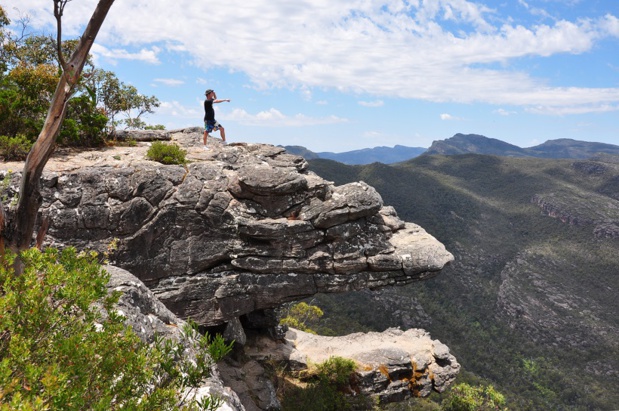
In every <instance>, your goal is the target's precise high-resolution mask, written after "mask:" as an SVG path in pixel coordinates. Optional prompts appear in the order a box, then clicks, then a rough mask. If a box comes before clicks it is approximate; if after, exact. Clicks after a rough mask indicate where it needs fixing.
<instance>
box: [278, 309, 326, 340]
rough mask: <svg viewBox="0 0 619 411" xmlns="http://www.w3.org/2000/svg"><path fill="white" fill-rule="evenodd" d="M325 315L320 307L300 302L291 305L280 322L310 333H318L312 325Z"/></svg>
mask: <svg viewBox="0 0 619 411" xmlns="http://www.w3.org/2000/svg"><path fill="white" fill-rule="evenodd" d="M323 315H324V313H323V312H322V310H321V309H320V307H318V306H315V305H309V304H308V303H306V302H300V303H297V304H293V305H291V306H289V307H288V308H287V309H286V310H285V311H284V317H283V318H282V319H281V320H280V321H279V323H280V324H281V325H287V326H288V327H292V328H296V329H297V330H301V331H305V332H307V333H310V334H316V331H314V329H313V328H312V327H314V326H315V325H317V324H318V320H320V317H322V316H323Z"/></svg>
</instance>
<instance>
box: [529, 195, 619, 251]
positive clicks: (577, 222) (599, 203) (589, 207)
mask: <svg viewBox="0 0 619 411" xmlns="http://www.w3.org/2000/svg"><path fill="white" fill-rule="evenodd" d="M579 197H580V198H579ZM531 202H532V203H534V204H536V205H537V206H538V207H539V208H540V209H541V211H542V214H544V215H547V216H549V217H551V218H555V219H557V220H559V221H561V222H562V223H564V224H569V225H573V226H579V227H592V228H593V235H594V237H595V238H598V239H604V238H609V239H612V238H619V225H618V224H617V219H618V218H619V211H618V209H617V206H616V204H615V203H616V200H615V199H614V198H612V197H611V198H609V197H607V196H605V195H592V194H589V195H587V196H586V197H584V196H582V197H581V196H578V195H574V194H573V193H566V192H561V191H558V192H553V193H548V194H545V195H540V194H536V195H534V196H533V197H532V198H531Z"/></svg>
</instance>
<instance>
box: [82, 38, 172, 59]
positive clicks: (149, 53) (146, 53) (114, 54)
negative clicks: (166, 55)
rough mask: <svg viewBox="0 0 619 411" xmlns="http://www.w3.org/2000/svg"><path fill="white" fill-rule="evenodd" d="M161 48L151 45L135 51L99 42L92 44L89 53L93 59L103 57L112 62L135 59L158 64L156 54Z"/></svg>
mask: <svg viewBox="0 0 619 411" xmlns="http://www.w3.org/2000/svg"><path fill="white" fill-rule="evenodd" d="M160 51H161V49H160V48H159V47H156V46H153V47H151V48H150V49H146V48H142V49H140V50H138V51H137V52H130V51H128V50H127V49H122V48H107V47H105V46H102V45H101V44H99V43H95V44H93V45H92V49H91V53H92V55H93V57H94V58H95V60H99V59H101V58H105V59H107V60H109V61H110V62H112V63H114V62H116V61H117V60H137V61H143V62H145V63H149V64H159V63H160V61H159V58H158V57H157V55H158V54H159V52H160Z"/></svg>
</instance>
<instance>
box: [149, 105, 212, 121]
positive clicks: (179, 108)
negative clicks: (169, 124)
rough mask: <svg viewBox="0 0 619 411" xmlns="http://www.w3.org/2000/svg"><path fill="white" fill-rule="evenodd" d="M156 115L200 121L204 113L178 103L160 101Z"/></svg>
mask: <svg viewBox="0 0 619 411" xmlns="http://www.w3.org/2000/svg"><path fill="white" fill-rule="evenodd" d="M157 114H158V115H162V116H173V117H179V118H190V119H196V118H198V119H202V117H203V116H204V113H203V112H202V110H199V109H197V108H195V107H187V106H184V105H182V104H181V103H179V102H178V101H162V102H161V103H160V105H159V108H158V109H157Z"/></svg>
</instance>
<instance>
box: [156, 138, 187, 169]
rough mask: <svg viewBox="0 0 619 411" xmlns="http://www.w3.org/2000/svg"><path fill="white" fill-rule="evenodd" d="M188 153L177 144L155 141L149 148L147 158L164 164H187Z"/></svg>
mask: <svg viewBox="0 0 619 411" xmlns="http://www.w3.org/2000/svg"><path fill="white" fill-rule="evenodd" d="M186 154H187V151H186V150H183V149H181V148H180V147H179V146H178V145H176V144H165V143H162V142H161V141H155V142H154V143H153V144H152V145H151V146H150V148H149V149H148V152H147V153H146V158H148V159H149V160H153V161H158V162H160V163H162V164H185V163H187V160H186V158H185V155H186Z"/></svg>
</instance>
